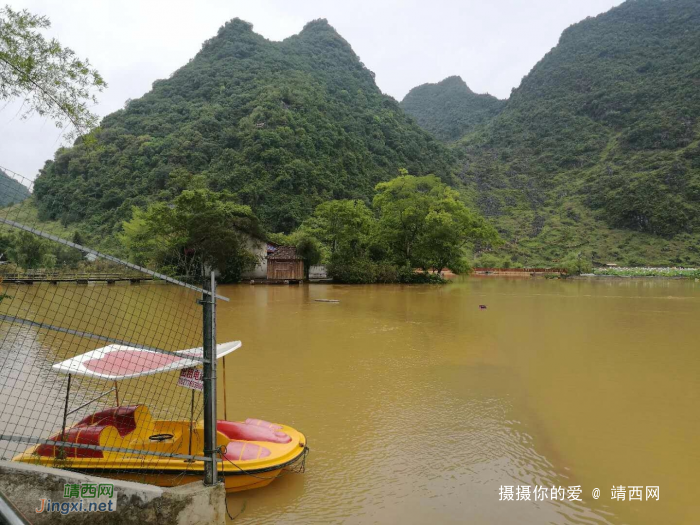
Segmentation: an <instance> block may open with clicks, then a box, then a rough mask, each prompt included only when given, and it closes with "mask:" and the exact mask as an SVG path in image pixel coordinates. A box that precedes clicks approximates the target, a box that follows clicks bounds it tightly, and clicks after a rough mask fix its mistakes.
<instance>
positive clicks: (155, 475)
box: [13, 341, 308, 492]
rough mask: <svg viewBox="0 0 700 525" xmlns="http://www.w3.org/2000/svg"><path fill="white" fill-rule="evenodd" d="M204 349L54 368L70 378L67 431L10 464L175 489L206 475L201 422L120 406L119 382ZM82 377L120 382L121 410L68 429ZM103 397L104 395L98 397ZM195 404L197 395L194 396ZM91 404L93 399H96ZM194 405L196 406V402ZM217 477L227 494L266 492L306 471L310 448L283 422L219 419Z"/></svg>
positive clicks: (82, 358)
mask: <svg viewBox="0 0 700 525" xmlns="http://www.w3.org/2000/svg"><path fill="white" fill-rule="evenodd" d="M240 347H241V342H240V341H233V342H231V343H224V344H222V345H218V346H217V349H216V355H217V358H222V357H223V356H225V355H226V354H228V353H231V352H233V351H234V350H236V349H238V348H240ZM201 355H202V349H201V348H193V349H189V350H182V351H179V352H172V353H163V352H154V351H150V350H147V349H142V348H134V347H129V346H124V345H109V346H106V347H103V348H99V349H97V350H92V351H90V352H87V353H85V354H82V355H79V356H76V357H73V358H71V359H68V360H66V361H63V362H61V363H58V364H55V365H53V368H54V369H55V370H57V371H59V372H63V373H66V374H68V375H69V381H68V389H67V393H66V411H65V413H64V429H62V430H61V431H60V432H57V433H56V434H55V435H53V436H51V437H50V438H48V439H36V440H34V441H33V443H36V445H35V446H33V447H31V448H29V449H28V450H26V451H24V452H23V453H21V454H19V455H17V456H15V457H14V458H13V461H19V462H23V463H32V464H38V465H43V466H46V467H55V468H62V469H68V470H72V471H76V472H83V473H86V474H91V475H95V476H102V477H107V478H113V479H124V480H129V481H136V482H140V483H149V484H153V485H159V486H161V487H173V486H176V485H182V484H185V483H192V482H195V481H201V480H202V479H203V477H204V463H205V461H206V459H207V458H205V457H204V424H203V422H202V421H193V414H190V419H184V420H162V419H153V418H152V417H151V413H150V411H149V410H148V408H147V407H146V406H145V405H130V406H119V398H118V390H117V387H116V384H117V383H116V382H117V381H119V380H124V379H135V378H138V377H141V376H144V375H152V374H156V373H161V372H168V371H173V370H183V369H189V370H192V369H191V367H193V366H196V365H198V364H199V362H198V361H197V360H196V359H193V358H197V357H201ZM73 374H76V375H83V376H88V377H96V378H100V379H104V380H110V381H114V382H115V388H113V389H112V390H114V391H115V392H117V406H116V407H112V408H107V409H104V410H100V411H98V412H95V413H94V414H91V415H89V416H87V417H85V418H83V419H82V420H80V421H78V422H77V423H75V424H74V425H72V426H70V427H65V421H66V418H67V417H68V416H69V415H70V414H71V413H75V412H76V411H78V410H81V409H83V408H84V407H85V406H87V404H89V403H91V402H88V403H87V404H84V405H82V406H81V407H79V408H77V409H75V410H73V411H70V412H69V411H68V401H69V394H70V376H71V375H73ZM103 396H104V394H103V395H100V396H98V397H97V398H96V399H95V400H97V399H100V398H102V397H103ZM193 399H194V398H193ZM95 400H93V401H95ZM192 407H194V404H193V405H192ZM216 443H217V448H218V458H219V459H218V461H217V472H218V475H219V476H220V477H221V478H223V481H224V484H225V487H226V491H227V492H237V491H241V490H247V489H253V488H258V487H264V486H266V485H268V484H270V483H271V482H272V481H273V480H274V479H275V478H277V477H279V476H280V475H281V474H282V473H283V470H294V471H303V469H304V465H305V460H306V455H307V453H308V447H307V443H306V438H305V437H304V435H303V434H302V433H301V432H299V431H297V430H295V429H293V428H292V427H289V426H286V425H280V424H275V423H270V422H267V421H263V420H260V419H246V420H245V421H222V420H219V421H217V422H216Z"/></svg>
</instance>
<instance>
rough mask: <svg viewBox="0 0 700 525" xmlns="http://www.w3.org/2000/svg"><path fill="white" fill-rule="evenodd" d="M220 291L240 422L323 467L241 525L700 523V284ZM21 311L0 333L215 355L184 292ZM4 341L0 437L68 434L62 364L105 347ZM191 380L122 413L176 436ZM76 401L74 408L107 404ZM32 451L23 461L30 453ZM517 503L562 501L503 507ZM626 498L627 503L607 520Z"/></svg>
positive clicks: (256, 503)
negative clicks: (90, 335) (575, 495)
mask: <svg viewBox="0 0 700 525" xmlns="http://www.w3.org/2000/svg"><path fill="white" fill-rule="evenodd" d="M219 290H220V293H221V294H222V295H226V296H228V297H230V298H231V302H229V303H225V302H219V306H218V308H219V310H218V313H219V315H218V336H219V337H218V339H219V341H220V342H224V341H230V340H235V339H240V340H242V341H243V347H242V348H241V349H240V350H238V351H236V352H235V353H233V354H231V355H230V356H229V357H227V358H226V363H225V364H226V370H225V373H226V385H227V388H226V416H227V417H228V419H234V420H235V419H244V418H247V417H258V418H262V419H267V420H270V421H277V422H281V423H287V424H289V425H292V426H294V427H296V428H298V429H299V430H301V431H302V432H304V433H305V434H306V435H307V438H308V443H309V446H310V448H311V454H310V455H309V458H308V463H307V471H306V473H305V474H304V475H297V474H289V475H286V476H284V477H282V478H280V479H278V480H276V481H275V482H274V483H272V484H271V485H270V486H269V487H266V488H263V489H259V490H254V491H248V492H243V493H239V494H234V495H231V496H229V497H228V507H229V511H230V512H231V514H234V515H235V514H238V513H239V512H240V515H239V516H238V517H237V518H236V520H235V523H236V524H273V523H290V524H308V523H351V524H359V523H362V524H364V523H382V524H384V523H401V524H425V523H431V524H443V523H444V524H452V523H469V524H471V525H473V524H506V525H508V524H513V525H515V524H518V525H520V524H530V523H533V524H540V523H547V524H581V523H602V524H615V525H618V524H642V525H647V524H648V525H652V524H653V525H658V524H697V523H700V503H699V501H700V498H699V497H698V485H697V474H698V473H699V472H700V447H699V445H700V416H699V415H698V412H699V410H698V409H699V407H700V373H699V372H700V351H699V349H698V347H699V345H700V322H699V320H700V283H695V282H693V281H690V280H686V281H674V280H650V279H648V280H633V279H598V280H588V281H587V280H575V281H572V280H570V281H558V280H545V279H507V278H497V277H496V278H494V277H487V278H477V277H472V278H461V279H459V280H456V281H454V282H452V283H451V284H449V285H446V286H398V285H397V286H393V285H377V286H340V285H308V286H250V285H247V284H246V285H237V286H222V287H220V289H219ZM8 291H9V294H10V296H11V299H9V300H5V301H4V302H3V304H2V306H1V307H0V313H5V314H11V315H19V316H20V317H26V318H30V319H34V320H36V321H41V322H48V323H51V324H61V325H65V326H67V327H70V328H73V329H76V330H85V331H89V332H97V333H100V334H102V335H108V336H112V337H124V338H126V339H128V340H130V341H134V342H138V343H142V344H149V345H154V346H157V347H160V348H165V349H180V348H186V347H189V346H197V345H198V344H200V343H199V341H201V334H200V332H199V331H198V330H199V328H198V327H199V322H200V319H201V310H200V309H199V307H198V306H197V305H196V303H195V299H196V297H195V296H196V294H193V293H191V292H188V291H183V290H182V289H180V288H177V287H174V286H168V285H157V284H150V285H149V284H144V285H140V286H129V285H126V286H106V285H95V286H92V285H91V286H89V287H85V286H83V287H81V286H75V285H59V286H52V285H48V284H46V285H34V286H26V285H18V286H13V287H10V288H9V289H8ZM315 299H338V300H340V303H323V302H316V301H315ZM479 305H485V306H486V307H487V308H486V309H480V308H479ZM0 341H3V342H4V343H3V345H0V361H2V362H3V363H5V365H3V367H2V368H0V403H2V404H3V406H5V405H6V409H4V410H2V411H0V412H2V413H1V414H0V428H6V429H8V432H10V433H16V434H23V435H24V434H28V435H35V436H36V437H42V436H44V437H45V436H48V435H50V434H51V433H53V432H55V431H56V429H58V428H60V425H61V417H62V410H63V406H64V401H63V399H64V396H65V388H66V387H65V377H59V378H57V376H56V373H55V371H53V370H52V369H51V364H52V363H55V362H58V361H61V360H63V359H66V358H68V357H70V356H73V355H76V354H80V353H83V352H85V351H87V350H91V349H94V348H96V347H98V346H101V345H102V344H103V343H100V342H97V341H93V340H91V339H83V338H78V337H73V336H68V335H66V334H63V333H58V334H54V333H52V332H50V331H44V330H40V331H37V330H36V329H34V328H32V327H26V326H17V325H9V324H6V323H2V324H0ZM3 356H4V357H3ZM223 373H224V370H223V367H222V366H220V368H219V377H220V379H221V381H220V383H219V416H220V417H222V418H223V417H224V408H223V405H224V403H223V401H224V399H223V388H221V387H222V386H223ZM171 376H172V377H171ZM176 376H177V373H171V374H170V376H169V375H168V374H161V375H156V376H147V377H145V378H142V379H139V380H138V381H136V380H135V381H124V382H122V386H121V387H120V393H121V395H122V398H123V399H124V400H125V401H124V402H125V403H137V402H146V403H147V404H148V405H149V407H150V409H151V411H152V412H153V413H154V414H155V415H157V416H159V417H175V415H177V414H180V413H181V412H182V410H184V409H186V408H187V407H189V406H190V405H189V403H190V397H189V396H190V394H189V392H190V391H189V390H186V389H183V388H180V387H177V386H176ZM74 386H75V388H74V390H72V391H71V392H73V391H75V394H74V395H75V398H74V399H72V401H71V406H79V405H80V404H81V403H82V402H84V401H85V400H89V399H92V398H93V397H95V396H96V395H98V394H99V393H100V392H103V391H104V390H105V388H107V386H105V384H104V381H99V380H91V381H88V380H85V379H75V381H74ZM144 393H145V394H144ZM144 395H145V397H146V398H147V399H144ZM47 402H49V405H48V408H49V409H50V412H51V414H50V417H48V416H47V415H46V411H47ZM103 402H104V403H106V404H108V405H109V404H110V403H112V402H113V400H112V399H111V398H104V399H102V400H101V401H100V403H103ZM7 407H10V409H7ZM183 407H184V408H183ZM94 410H96V408H95V407H94V406H93V405H91V406H90V407H88V408H85V409H84V410H83V411H82V412H80V413H78V414H75V415H74V416H71V417H72V418H75V420H77V419H79V418H81V417H84V416H85V415H87V414H88V413H90V412H92V411H94ZM185 413H186V410H185ZM37 422H41V424H38V423H37ZM15 445H16V447H15V448H16V450H11V449H7V450H6V451H5V452H4V453H5V454H6V455H8V457H11V456H12V454H13V453H14V452H18V451H21V450H24V449H25V448H26V445H24V444H20V443H17V444H15ZM502 486H506V487H508V486H510V487H513V492H514V493H515V494H516V496H515V498H514V499H517V487H520V486H523V487H529V488H530V492H533V491H534V488H535V487H536V486H537V487H543V486H544V487H546V488H547V489H548V491H547V494H548V497H547V499H546V500H544V501H532V496H530V498H531V499H530V501H500V496H499V493H500V489H501V487H502ZM552 486H556V487H560V486H561V487H563V488H564V490H565V491H566V489H567V488H568V487H573V486H580V487H581V490H582V493H581V496H580V497H581V499H582V500H583V501H582V502H572V501H569V500H568V499H564V500H563V501H561V500H559V499H558V500H555V501H552V500H551V499H550V498H551V488H552ZM613 486H615V487H619V486H623V487H625V491H626V498H625V501H613V500H611V489H612V487H613ZM630 486H641V487H642V499H644V498H645V497H646V493H645V492H646V491H645V487H647V486H658V487H659V501H629V492H628V487H630ZM596 488H597V489H599V490H600V498H599V499H598V500H594V499H593V497H592V493H593V490H594V489H596ZM242 509H243V511H242V512H241V510H242Z"/></svg>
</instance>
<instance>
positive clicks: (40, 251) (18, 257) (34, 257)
mask: <svg viewBox="0 0 700 525" xmlns="http://www.w3.org/2000/svg"><path fill="white" fill-rule="evenodd" d="M13 237H14V238H13V241H12V247H11V248H10V250H9V255H10V256H9V259H10V260H11V261H13V262H14V263H16V264H17V265H19V266H21V267H22V268H26V269H36V268H53V267H54V266H55V265H56V255H55V254H54V253H53V245H52V244H51V243H50V242H49V241H46V240H44V239H42V238H41V237H38V236H36V235H34V234H33V233H29V232H25V231H22V232H19V233H17V234H15V235H13Z"/></svg>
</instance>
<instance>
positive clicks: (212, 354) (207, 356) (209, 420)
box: [202, 269, 218, 485]
mask: <svg viewBox="0 0 700 525" xmlns="http://www.w3.org/2000/svg"><path fill="white" fill-rule="evenodd" d="M207 273H209V275H206V274H207ZM204 289H205V290H209V291H210V292H211V295H208V294H203V295H202V306H203V310H204V315H203V330H202V332H203V339H204V341H203V348H204V455H205V456H206V457H208V458H211V461H207V462H206V463H205V464H204V484H205V485H215V484H216V483H217V479H216V478H217V469H216V462H217V459H218V457H217V449H216V277H215V276H214V272H213V271H211V270H209V269H207V271H205V277H204Z"/></svg>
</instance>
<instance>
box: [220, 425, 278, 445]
mask: <svg viewBox="0 0 700 525" xmlns="http://www.w3.org/2000/svg"><path fill="white" fill-rule="evenodd" d="M216 430H218V431H219V432H221V433H222V434H223V435H225V436H226V437H227V438H229V439H240V440H242V441H267V442H269V443H289V442H290V441H291V440H292V438H291V437H289V435H287V434H285V433H284V432H280V431H277V430H272V429H269V428H264V427H257V426H255V425H246V424H245V423H237V422H233V421H217V422H216Z"/></svg>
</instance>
